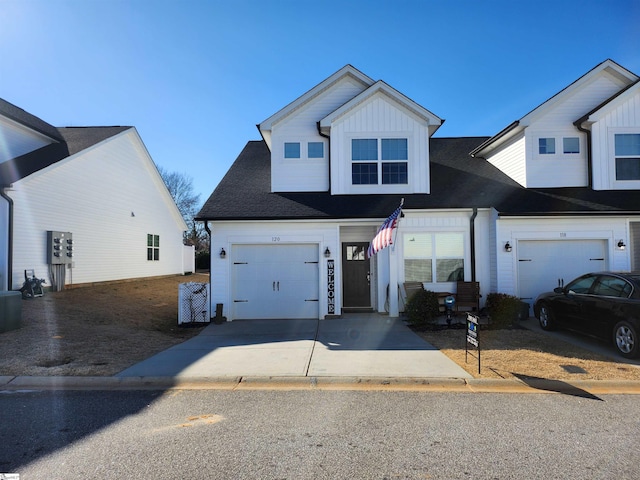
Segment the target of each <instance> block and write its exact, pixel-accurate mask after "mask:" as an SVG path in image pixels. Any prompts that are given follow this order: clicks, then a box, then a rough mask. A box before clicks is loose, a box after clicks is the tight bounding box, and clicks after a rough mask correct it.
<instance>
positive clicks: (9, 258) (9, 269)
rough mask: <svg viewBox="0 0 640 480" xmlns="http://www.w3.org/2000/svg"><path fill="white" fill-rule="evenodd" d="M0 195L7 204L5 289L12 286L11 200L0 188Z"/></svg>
mask: <svg viewBox="0 0 640 480" xmlns="http://www.w3.org/2000/svg"><path fill="white" fill-rule="evenodd" d="M0 196H1V197H2V198H4V199H5V200H6V201H7V204H8V205H9V218H8V220H9V222H8V223H9V227H8V228H7V290H12V288H13V200H12V199H11V197H10V196H9V195H7V194H6V193H4V188H0Z"/></svg>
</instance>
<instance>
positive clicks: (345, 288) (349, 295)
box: [342, 242, 371, 308]
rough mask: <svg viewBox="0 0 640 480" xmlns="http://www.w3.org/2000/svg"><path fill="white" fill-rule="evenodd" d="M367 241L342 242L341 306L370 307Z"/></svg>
mask: <svg viewBox="0 0 640 480" xmlns="http://www.w3.org/2000/svg"><path fill="white" fill-rule="evenodd" d="M367 248H369V243H358V242H350V243H343V244H342V272H343V273H342V298H343V305H342V306H343V308H371V288H370V270H369V259H368V258H367Z"/></svg>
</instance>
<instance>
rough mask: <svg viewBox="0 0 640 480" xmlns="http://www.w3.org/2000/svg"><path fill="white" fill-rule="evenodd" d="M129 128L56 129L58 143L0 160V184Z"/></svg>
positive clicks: (5, 184) (40, 168) (15, 179)
mask: <svg viewBox="0 0 640 480" xmlns="http://www.w3.org/2000/svg"><path fill="white" fill-rule="evenodd" d="M130 128H131V127H70V128H61V129H59V130H58V136H59V138H60V140H61V141H60V142H55V143H50V144H47V145H45V146H43V147H40V148H38V149H37V150H32V151H29V152H28V153H26V154H24V155H21V156H19V157H15V158H11V159H10V160H8V161H6V162H3V163H0V187H2V186H9V185H11V184H12V183H14V182H16V181H19V180H21V179H23V178H25V177H28V176H29V175H32V174H34V173H36V172H38V171H40V170H42V169H45V168H47V167H49V166H51V165H53V164H55V163H57V162H60V161H61V160H64V159H65V158H68V157H69V156H71V155H74V154H76V153H78V152H80V151H82V150H85V149H87V148H89V147H91V146H93V145H97V144H98V143H100V142H102V141H104V140H105V139H107V138H110V137H112V136H114V135H117V134H119V133H121V132H123V131H125V130H128V129H130Z"/></svg>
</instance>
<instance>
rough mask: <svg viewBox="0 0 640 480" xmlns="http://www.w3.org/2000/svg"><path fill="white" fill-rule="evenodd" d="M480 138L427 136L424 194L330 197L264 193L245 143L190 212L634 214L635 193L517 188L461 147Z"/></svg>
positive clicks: (262, 154)
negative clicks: (208, 193) (426, 187)
mask: <svg viewBox="0 0 640 480" xmlns="http://www.w3.org/2000/svg"><path fill="white" fill-rule="evenodd" d="M486 140H487V137H465V138H432V139H431V141H430V144H431V145H430V148H431V150H430V164H431V193H430V194H412V195H331V194H330V193H329V192H310V193H306V192H292V193H271V191H270V190H271V164H270V162H271V160H270V152H269V149H268V148H267V146H266V144H265V143H264V142H263V141H251V142H249V143H247V145H246V146H245V148H244V149H243V150H242V152H241V153H240V155H239V156H238V158H237V159H236V161H235V162H234V163H233V165H232V166H231V168H230V169H229V171H228V172H227V174H226V175H225V176H224V178H223V179H222V180H221V181H220V183H219V185H218V186H217V188H216V189H215V190H214V191H213V193H212V194H211V196H210V197H209V199H208V200H207V201H206V202H205V204H204V206H203V207H202V209H201V210H200V212H199V213H198V215H197V217H196V219H198V220H278V219H300V220H302V219H340V218H385V217H386V216H388V215H389V214H390V213H391V212H392V211H393V210H395V208H396V207H397V206H398V204H399V203H400V199H401V198H404V199H405V202H404V209H405V210H410V209H447V208H495V209H496V210H497V211H498V212H500V214H501V215H534V214H541V215H558V214H563V213H578V214H579V213H589V214H604V213H623V212H639V211H640V202H638V200H637V199H638V193H637V191H593V190H591V189H589V188H587V187H584V188H582V187H581V188H550V189H525V188H523V187H522V186H521V185H519V184H518V183H517V182H515V181H514V180H512V179H511V178H510V177H508V176H507V175H505V174H504V173H503V172H502V171H500V170H499V169H497V168H496V167H494V166H493V165H491V164H490V163H489V162H487V161H486V160H484V159H481V158H472V157H470V156H469V152H470V151H472V150H473V149H474V148H475V147H477V146H478V145H480V144H481V143H483V142H484V141H486Z"/></svg>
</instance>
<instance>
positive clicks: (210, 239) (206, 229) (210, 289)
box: [204, 220, 213, 320]
mask: <svg viewBox="0 0 640 480" xmlns="http://www.w3.org/2000/svg"><path fill="white" fill-rule="evenodd" d="M204 230H205V231H206V232H207V234H208V235H209V320H211V318H212V317H211V312H212V311H213V310H212V309H211V305H212V304H211V297H213V295H212V293H213V292H212V290H213V287H212V286H211V260H212V259H213V257H212V256H211V242H212V240H213V238H212V237H211V229H210V228H209V222H207V221H206V220H205V221H204Z"/></svg>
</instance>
